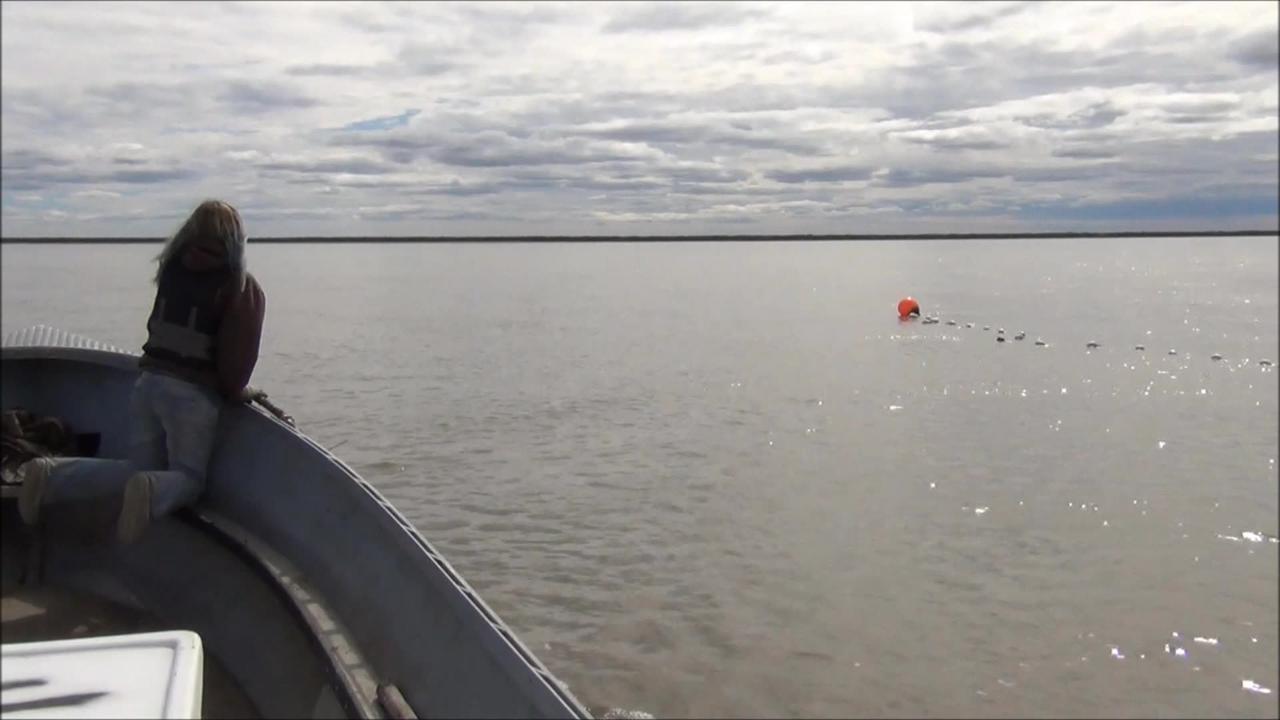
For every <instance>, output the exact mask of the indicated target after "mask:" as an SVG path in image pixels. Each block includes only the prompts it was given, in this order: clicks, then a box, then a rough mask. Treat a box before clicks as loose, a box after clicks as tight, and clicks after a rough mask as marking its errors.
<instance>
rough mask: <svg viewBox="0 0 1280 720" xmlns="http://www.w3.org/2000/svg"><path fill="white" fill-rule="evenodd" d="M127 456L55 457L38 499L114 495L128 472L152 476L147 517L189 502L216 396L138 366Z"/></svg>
mask: <svg viewBox="0 0 1280 720" xmlns="http://www.w3.org/2000/svg"><path fill="white" fill-rule="evenodd" d="M130 405H131V407H130V416H131V428H130V443H129V459H128V460H105V459H99V458H65V459H55V460H54V466H53V468H52V470H51V471H50V473H49V480H48V483H47V485H46V487H45V494H44V499H43V500H42V504H47V503H57V502H63V501H67V500H92V499H100V498H106V497H112V496H115V497H119V496H121V495H122V494H123V493H124V485H125V482H126V481H127V480H128V479H129V476H130V475H133V474H134V473H136V472H140V471H146V472H147V473H148V474H149V475H151V476H152V477H153V478H154V480H155V481H154V483H153V484H152V492H151V516H152V517H159V516H161V515H166V514H168V513H170V512H172V511H173V510H176V509H177V508H180V507H183V506H186V505H190V504H192V503H194V502H195V500H196V499H197V498H198V497H199V496H200V493H201V492H203V491H204V481H205V474H206V472H207V471H208V467H209V458H210V456H211V455H212V454H213V441H214V435H215V433H216V431H217V428H218V414H219V413H220V412H221V410H222V399H221V398H220V397H219V396H218V394H217V393H215V392H214V391H212V390H209V389H207V388H204V387H201V386H199V385H194V384H192V383H189V382H186V381H185V380H179V379H177V378H175V377H170V376H168V375H163V374H161V373H153V372H147V371H146V370H143V371H142V372H141V373H140V374H139V375H138V380H137V382H135V383H134V385H133V394H132V397H131V398H130Z"/></svg>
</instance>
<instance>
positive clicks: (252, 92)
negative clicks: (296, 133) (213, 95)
mask: <svg viewBox="0 0 1280 720" xmlns="http://www.w3.org/2000/svg"><path fill="white" fill-rule="evenodd" d="M219 98H220V99H221V100H222V101H223V102H226V103H228V104H229V105H230V106H231V107H232V109H233V110H234V111H236V112H241V113H247V114H258V113H266V112H271V111H273V110H278V109H282V108H284V109H288V108H307V107H311V106H313V105H316V104H317V101H316V100H315V99H314V98H311V97H308V96H307V95H306V94H304V93H302V92H301V91H299V90H297V89H294V88H291V87H289V86H288V85H286V84H284V83H280V82H266V81H258V82H253V81H245V80H233V81H231V82H228V83H227V84H226V86H225V87H224V88H223V90H222V92H221V93H220V94H219Z"/></svg>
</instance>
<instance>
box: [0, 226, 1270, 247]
mask: <svg viewBox="0 0 1280 720" xmlns="http://www.w3.org/2000/svg"><path fill="white" fill-rule="evenodd" d="M1262 235H1280V229H1271V230H1167V231H1154V230H1117V231H1050V232H1032V233H1027V232H1023V233H1008V232H1005V233H860V234H852V233H840V234H837V233H821V234H819V233H787V234H742V235H733V234H728V233H709V234H704V235H279V236H263V237H251V238H249V240H250V241H251V242H257V243H307V242H317V243H343V242H346V243H361V242H370V243H372V242H419V243H466V242H716V241H742V242H749V241H768V240H1005V239H1040V238H1045V239H1048V238H1124V237H1232V236H1234V237H1245V236H1262ZM166 239H167V236H162V237H154V236H152V237H140V236H120V237H104V236H96V235H75V236H71V235H33V236H22V237H4V236H0V243H64V244H74V243H104V244H106V243H118V244H126V243H152V242H164V241H165V240H166Z"/></svg>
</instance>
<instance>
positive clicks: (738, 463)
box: [3, 237, 1280, 717]
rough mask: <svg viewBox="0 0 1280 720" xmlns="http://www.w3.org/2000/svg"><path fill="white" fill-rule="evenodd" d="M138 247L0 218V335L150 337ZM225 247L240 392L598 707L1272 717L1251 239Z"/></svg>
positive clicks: (1271, 267)
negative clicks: (359, 479)
mask: <svg viewBox="0 0 1280 720" xmlns="http://www.w3.org/2000/svg"><path fill="white" fill-rule="evenodd" d="M155 251H156V248H154V247H149V246H107V247H93V246H57V247H39V246H25V245H6V246H4V248H3V329H4V331H5V332H8V331H11V330H15V329H19V328H21V327H25V326H27V325H32V324H36V323H45V324H52V325H57V326H59V327H62V328H64V329H67V330H70V331H73V332H79V333H82V334H86V335H89V336H92V337H95V338H98V339H101V340H104V341H107V342H112V343H115V344H119V345H121V346H124V347H129V348H136V347H138V346H139V345H140V344H141V342H142V338H143V332H144V328H143V323H144V319H145V318H144V316H145V314H146V311H147V310H148V309H149V307H150V301H151V292H152V290H151V288H150V286H149V285H148V282H147V281H148V275H149V273H150V269H151V268H150V266H149V264H148V260H149V258H150V257H151V256H152V255H153V254H154V252H155ZM250 263H251V268H252V270H253V271H254V272H255V274H256V275H257V276H258V277H259V279H260V280H261V281H262V284H263V286H264V287H265V288H266V291H267V294H268V309H267V314H268V318H267V327H266V335H265V338H264V341H263V349H262V358H261V361H260V364H259V367H258V371H257V373H256V374H255V377H254V384H255V385H257V386H260V387H263V388H265V389H267V390H268V391H269V392H270V393H271V396H272V399H273V400H275V401H277V402H278V403H279V404H280V405H282V406H283V407H284V408H285V409H286V410H288V411H289V412H291V413H292V414H293V415H294V416H295V417H297V419H298V424H299V427H300V428H301V429H302V430H303V431H304V432H307V433H308V434H309V435H311V436H312V437H314V438H316V439H317V440H318V441H320V442H321V443H323V444H325V445H327V446H328V447H330V448H332V449H334V450H335V451H336V453H337V454H338V455H339V456H340V457H342V458H344V459H345V460H347V461H348V462H349V463H350V464H351V465H352V466H353V467H354V468H355V469H356V470H357V471H359V472H360V473H362V474H363V475H364V476H365V477H367V478H369V479H370V480H371V481H372V482H373V483H374V484H375V485H376V486H377V487H379V488H380V489H381V490H382V491H383V492H384V493H385V494H386V495H387V496H388V497H390V498H391V499H392V500H393V501H394V502H395V503H396V504H397V506H398V507H400V508H401V509H402V510H403V512H404V513H405V514H406V515H407V516H408V517H409V518H410V519H412V520H413V521H414V522H415V523H416V524H417V526H418V527H419V528H420V529H421V530H422V532H423V533H424V534H425V535H426V536H427V537H428V538H429V539H431V540H432V542H433V543H435V544H436V546H437V547H438V548H439V549H440V550H441V551H442V552H444V553H445V554H446V555H447V557H449V559H450V560H451V561H452V562H453V563H454V565H455V566H456V567H457V568H458V569H459V570H460V571H461V572H462V573H463V574H464V575H465V576H466V577H467V578H468V580H469V581H470V582H471V583H472V584H473V585H474V586H475V587H476V588H477V589H478V590H479V591H480V593H481V594H482V595H483V597H484V598H485V599H486V601H488V602H489V603H490V604H491V605H492V606H493V607H494V609H495V610H497V612H498V613H499V614H500V615H501V616H502V617H503V618H504V619H505V620H506V621H507V622H508V623H510V624H511V625H512V626H513V627H514V628H515V629H516V631H517V632H518V633H519V635H520V636H521V638H522V639H524V640H525V642H527V643H528V644H529V645H530V647H531V648H532V649H533V650H534V651H535V652H537V653H538V655H539V657H541V658H542V659H543V660H544V661H545V662H546V663H547V664H548V665H549V666H550V667H551V668H552V670H553V671H554V672H556V673H557V675H558V676H559V677H561V678H562V679H563V680H565V681H566V682H568V683H569V685H570V687H571V689H572V690H573V691H574V692H575V693H577V694H578V696H579V697H580V698H582V699H583V701H584V702H586V703H588V704H589V705H590V706H591V707H592V709H593V710H594V711H595V712H597V713H604V712H605V711H606V710H609V709H622V710H627V711H642V712H647V713H652V714H654V715H657V716H660V717H661V716H689V715H715V716H726V717H727V716H755V717H760V716H784V717H787V716H790V717H794V716H806V717H808V716H841V717H850V716H935V717H936V716H947V717H957V716H978V715H982V716H1019V717H1027V716H1059V717H1061V716H1109V717H1115V716H1142V717H1152V716H1170V715H1178V716H1205V717H1210V716H1212V717H1224V716H1233V717H1245V716H1247V717H1266V716H1270V717H1275V716H1276V715H1277V692H1278V688H1280V682H1278V680H1277V675H1278V672H1280V671H1278V669H1277V615H1278V605H1277V549H1278V548H1280V545H1277V544H1276V542H1275V541H1274V538H1275V536H1276V535H1277V534H1278V530H1277V512H1278V507H1277V494H1278V492H1277V468H1276V460H1277V457H1280V454H1278V453H1277V432H1278V428H1277V381H1276V373H1275V372H1273V371H1272V369H1270V368H1265V367H1262V366H1260V365H1259V363H1258V360H1259V359H1262V358H1266V359H1269V360H1271V361H1273V362H1276V361H1280V351H1278V348H1277V242H1276V239H1275V238H1274V237H1273V238H1230V239H1222V238H1214V239H1124V240H1116V239H1089V240H1035V241H989V242H955V241H951V242H947V241H940V242H926V241H915V242H862V243H839V242H831V243H741V244H738V243H705V244H656V245H651V244H609V245H582V244H562V245H557V244H550V245H542V244H539V245H519V244H504V245H374V246H353V245H310V246H282V245H258V246H254V247H252V248H251V249H250ZM906 294H912V295H914V296H915V297H916V298H918V299H919V300H920V301H921V304H922V305H923V307H924V311H925V313H926V314H936V315H938V316H939V317H941V318H942V319H943V320H944V322H943V323H941V324H938V325H922V324H921V323H919V322H913V323H907V324H903V323H899V321H898V320H897V318H896V317H895V313H894V309H895V307H896V304H897V301H898V299H899V298H900V297H902V296H903V295H906ZM948 319H954V320H957V321H958V322H959V324H958V325H957V326H949V325H946V324H945V321H946V320H948ZM967 322H973V323H975V325H974V327H973V328H966V327H965V323H967ZM983 325H990V326H991V329H990V330H987V331H984V330H983V329H982V327H983ZM997 328H1004V329H1005V331H1006V335H1007V336H1009V337H1010V340H1009V341H1008V342H1006V343H997V342H995V340H994V335H995V332H996V329H997ZM1019 330H1021V331H1025V332H1026V334H1027V335H1026V339H1025V340H1023V341H1015V340H1013V339H1012V336H1013V334H1014V333H1016V332H1018V331H1019ZM1037 338H1039V339H1043V340H1044V341H1045V342H1046V343H1047V345H1046V346H1045V347H1037V346H1035V345H1034V344H1033V343H1034V341H1035V340H1036V339H1037ZM1090 341H1096V342H1098V343H1100V347H1098V348H1097V349H1094V350H1092V351H1090V350H1087V349H1086V347H1085V345H1086V343H1087V342H1090ZM1137 344H1143V345H1145V347H1146V350H1145V351H1137V350H1135V349H1134V346H1135V345H1137ZM1170 349H1174V350H1176V351H1177V354H1176V355H1169V354H1168V351H1169V350H1170ZM1213 353H1219V354H1221V355H1222V356H1223V359H1222V360H1220V361H1214V360H1211V359H1210V355H1211V354H1213ZM1211 641H1212V642H1211ZM1263 690H1268V691H1270V692H1269V694H1268V693H1264V692H1263Z"/></svg>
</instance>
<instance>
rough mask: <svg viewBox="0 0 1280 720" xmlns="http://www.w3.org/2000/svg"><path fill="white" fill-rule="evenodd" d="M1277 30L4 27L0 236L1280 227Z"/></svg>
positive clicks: (771, 7) (1154, 18) (305, 18)
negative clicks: (193, 223) (198, 212)
mask: <svg viewBox="0 0 1280 720" xmlns="http://www.w3.org/2000/svg"><path fill="white" fill-rule="evenodd" d="M1278 16H1280V3H1277V2H1236V3H1229V2H1203V3H1197V2H1189V3H1183V2H1157V3H1142V2H1114V3H1112V2H1107V3H1087V2H1061V3H1056V2H1044V3H1040V2H1029V3H1017V2H975V3H905V2H891V3H872V2H852V3H837V2H813V3H806V2H782V3H729V2H712V3H699V2H676V3H641V2H621V3H604V2H600V3H595V2H581V3H579V2H571V3H535V2H520V3H509V4H508V3H490V2H481V3H465V2H455V3H443V2H442V3H428V2H411V3H373V2H360V3H353V4H346V3H333V2H324V3H316V4H310V3H300V2H285V3H266V2H249V3H217V2H214V3H187V2H182V3H164V2H141V3H109V2H85V3H57V2H19V1H15V0H6V1H5V2H3V4H2V5H0V32H2V35H3V37H2V44H0V55H2V57H0V81H2V82H0V148H2V151H3V160H2V170H3V182H2V186H0V202H2V213H0V233H3V235H4V236H5V237H30V236H86V237H88V236H94V237H152V236H155V237H162V236H166V235H169V234H171V233H172V232H173V231H174V230H176V228H177V226H178V225H179V224H180V223H181V221H182V220H183V219H184V218H185V217H186V215H188V214H189V213H190V211H191V210H192V209H193V208H194V207H195V205H196V204H198V203H199V202H200V201H201V200H203V199H205V198H219V199H223V200H226V201H228V202H230V203H232V204H233V205H235V206H236V207H237V208H239V209H240V211H241V214H242V216H243V217H244V220H245V223H246V225H247V227H248V232H249V235H250V237H255V236H257V237H270V236H299V235H302V236H353V237H371V236H388V235H401V236H403V235H409V236H512V235H701V234H725V233H728V234H859V233H969V232H974V233H983V232H992V233H996V232H999V233H1008V232H1015V233H1016V232H1057V231H1117V230H1121V231H1122V230H1153V231H1160V230H1216V229H1267V230H1270V229H1275V228H1277V226H1278V223H1277V215H1278V213H1277V197H1278V181H1277V174H1278V171H1277V162H1278V160H1277V95H1278V93H1280V90H1278V85H1277V74H1278V73H1277V37H1278V31H1277V17H1278Z"/></svg>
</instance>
